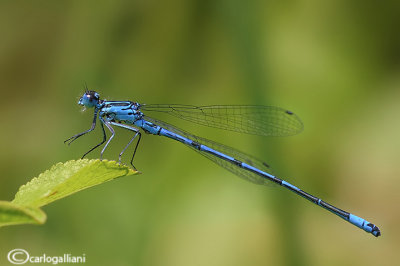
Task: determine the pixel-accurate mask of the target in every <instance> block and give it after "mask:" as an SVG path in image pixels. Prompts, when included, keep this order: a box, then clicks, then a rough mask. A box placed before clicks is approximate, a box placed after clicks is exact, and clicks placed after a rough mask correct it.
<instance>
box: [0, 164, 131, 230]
mask: <svg viewBox="0 0 400 266" xmlns="http://www.w3.org/2000/svg"><path fill="white" fill-rule="evenodd" d="M137 173H138V172H137V171H134V170H133V169H131V168H129V167H128V166H125V165H121V164H118V163H116V162H115V161H107V160H103V161H100V160H98V159H97V160H88V159H82V160H76V161H75V160H73V161H68V162H65V163H58V164H56V165H53V166H52V167H51V168H50V169H49V170H46V171H45V172H43V173H41V174H40V175H39V176H38V177H35V178H33V179H32V180H31V181H29V182H28V183H27V184H25V185H23V186H21V187H20V188H19V190H18V192H17V194H16V195H15V198H14V200H13V201H12V202H6V201H0V226H2V225H11V224H21V223H33V224H43V223H44V222H45V220H46V214H45V213H44V212H43V211H42V210H41V209H39V207H41V206H44V205H46V204H49V203H51V202H53V201H55V200H58V199H61V198H64V197H66V196H69V195H71V194H73V193H76V192H78V191H81V190H83V189H86V188H89V187H92V186H95V185H99V184H101V183H104V182H107V181H110V180H113V179H115V178H118V177H122V176H129V175H133V174H137Z"/></svg>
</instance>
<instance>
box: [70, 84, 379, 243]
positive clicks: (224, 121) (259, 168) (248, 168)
mask: <svg viewBox="0 0 400 266" xmlns="http://www.w3.org/2000/svg"><path fill="white" fill-rule="evenodd" d="M78 104H79V105H82V106H84V107H87V108H94V117H93V122H92V126H91V128H90V129H88V130H86V131H84V132H82V133H79V134H76V135H74V136H72V137H71V138H69V139H67V140H66V141H65V142H67V143H68V144H71V143H72V142H73V141H75V140H76V139H77V138H79V137H81V136H83V135H85V134H86V133H89V132H90V131H92V130H94V128H95V126H96V122H97V119H98V120H99V121H100V126H101V129H102V132H103V140H102V141H101V142H100V143H99V144H97V145H96V146H94V147H93V148H91V149H90V150H89V151H87V152H86V153H85V154H84V155H83V156H82V158H83V157H85V156H86V155H87V154H88V153H90V152H91V151H93V150H94V149H96V148H98V147H99V146H101V145H102V144H104V143H106V144H105V145H104V147H103V149H102V150H101V153H100V158H101V159H102V158H103V153H104V151H105V150H106V148H107V147H108V145H109V144H110V141H111V140H112V139H113V138H114V136H115V131H114V128H113V127H114V126H115V127H121V128H125V129H128V130H131V131H132V132H133V133H134V134H133V137H132V138H131V139H130V141H129V142H128V144H127V145H126V146H125V147H124V149H123V150H122V151H121V153H120V154H119V162H121V157H122V155H123V153H124V152H125V151H126V149H127V148H128V147H129V146H130V145H131V144H132V142H133V141H134V140H135V139H136V138H137V142H136V145H135V149H134V152H133V155H132V159H131V161H130V163H131V165H132V167H133V168H135V167H134V166H133V158H134V156H135V154H136V150H137V147H138V145H139V142H140V138H141V136H142V135H141V132H140V129H142V130H143V131H144V132H145V133H148V134H152V135H158V136H164V137H167V138H171V139H173V140H176V141H179V142H181V143H183V144H185V145H186V146H188V147H190V148H192V149H193V150H195V151H197V152H198V153H200V154H201V155H203V156H205V157H207V158H208V159H210V160H212V161H213V162H215V163H217V164H218V165H220V166H222V167H224V168H225V169H227V170H229V171H231V172H232V173H234V174H236V175H238V176H239V177H242V178H244V179H245V180H248V181H250V182H253V183H256V184H261V185H267V184H269V183H275V184H278V185H281V186H282V187H284V188H287V189H288V190H290V191H292V192H294V193H296V194H297V195H300V196H302V197H303V198H305V199H307V200H309V201H311V202H312V203H314V204H316V205H318V206H321V207H322V208H324V209H326V210H328V211H330V212H332V213H334V214H336V215H337V216H339V217H341V218H343V219H344V220H346V221H348V222H350V223H352V224H354V225H355V226H357V227H359V228H361V229H363V230H365V231H366V232H368V233H371V234H373V235H374V236H376V237H377V236H380V235H381V232H380V230H379V228H378V227H377V226H375V225H374V224H372V223H370V222H368V221H366V220H364V219H363V218H360V217H357V216H356V215H354V214H351V213H349V212H346V211H343V210H341V209H339V208H337V207H335V206H333V205H330V204H328V203H326V202H324V201H322V200H321V199H319V198H317V197H315V196H313V195H311V194H308V193H307V192H304V191H303V190H301V189H299V188H297V187H295V186H294V185H292V184H290V183H288V182H286V181H284V180H282V179H279V178H278V177H276V176H274V175H272V174H270V172H271V171H270V168H269V166H268V164H266V163H265V162H263V161H261V160H259V159H257V158H255V157H253V156H251V155H248V154H246V153H243V152H241V151H238V150H236V149H234V148H231V147H228V146H225V145H223V144H220V143H217V142H214V141H211V140H208V139H205V138H202V137H198V136H195V135H192V134H190V133H188V132H186V131H184V130H181V129H178V128H177V127H175V126H172V125H170V124H167V123H165V122H162V121H159V120H156V119H153V118H150V117H148V116H147V115H145V114H144V113H143V112H146V113H153V114H154V113H166V114H169V115H172V116H175V117H178V118H181V119H184V120H187V121H190V122H194V123H197V124H200V125H205V126H209V127H214V128H220V129H225V130H231V131H236V132H242V133H247V134H255V135H262V136H289V135H294V134H297V133H299V132H300V131H302V129H303V124H302V122H301V121H300V119H299V118H298V117H297V116H296V115H295V114H294V113H292V112H290V111H288V110H285V109H282V108H279V107H272V106H251V105H217V106H215V105H213V106H191V105H177V104H175V105H167V104H156V105H154V104H151V105H150V104H149V105H146V104H143V105H142V104H139V103H137V102H131V101H107V100H101V99H100V95H99V94H98V93H97V92H95V91H89V90H87V89H86V91H85V93H84V94H83V96H82V97H81V98H80V99H79V102H78ZM142 111H143V112H142ZM104 126H106V127H107V129H108V130H109V131H110V132H111V136H110V138H109V139H108V140H107V136H106V132H105V130H104Z"/></svg>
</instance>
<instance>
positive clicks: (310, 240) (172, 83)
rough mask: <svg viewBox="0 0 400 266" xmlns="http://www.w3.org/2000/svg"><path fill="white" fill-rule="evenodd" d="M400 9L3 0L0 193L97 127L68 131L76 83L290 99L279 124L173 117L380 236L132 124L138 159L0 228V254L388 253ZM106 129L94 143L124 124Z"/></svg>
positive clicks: (275, 101) (217, 97)
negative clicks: (288, 117)
mask: <svg viewBox="0 0 400 266" xmlns="http://www.w3.org/2000/svg"><path fill="white" fill-rule="evenodd" d="M399 12H400V2H399V1H382V2H379V4H378V3H376V2H373V1H317V0H308V1H305V0H300V1H237V0H231V1H228V0H220V1H201V0H197V1H196V0H191V1H187V0H172V1H85V2H83V1H2V2H1V3H0V34H1V41H0V86H1V97H2V103H1V105H0V110H1V114H2V119H1V132H0V134H1V135H0V148H1V153H0V170H1V178H0V195H1V196H0V198H1V199H2V200H11V199H12V198H13V196H14V194H15V192H16V191H17V189H18V187H19V186H20V185H22V184H24V183H26V182H27V181H28V180H30V179H31V178H32V177H33V176H37V175H38V174H39V173H40V172H42V171H44V170H45V169H47V168H49V167H50V166H51V165H53V164H55V163H57V162H60V161H61V162H63V161H67V160H70V159H77V158H79V157H80V156H81V155H82V154H83V153H84V152H85V151H87V150H88V148H89V147H91V146H92V145H94V144H96V143H97V142H98V141H99V140H100V139H101V134H100V132H99V131H97V132H95V133H92V134H91V135H89V136H86V137H83V138H81V139H79V140H78V141H76V142H75V143H74V144H73V145H71V146H70V147H68V146H65V145H64V144H63V140H64V139H66V138H68V137H70V136H72V135H73V134H76V133H78V132H81V131H83V130H86V129H88V128H89V126H90V123H91V119H92V112H91V111H86V112H81V108H80V107H78V106H77V104H76V103H77V100H78V98H79V96H80V95H81V94H82V92H83V84H84V82H87V84H88V86H89V87H90V88H92V89H95V90H97V91H98V92H100V93H101V96H102V97H103V98H106V99H109V100H132V101H138V102H141V103H184V104H204V105H208V104H263V105H276V106H281V107H284V108H287V109H289V110H292V111H294V112H295V113H296V114H298V115H299V116H300V117H301V119H302V120H303V122H304V126H305V129H304V132H302V134H299V135H297V136H294V137H287V138H263V137H257V136H246V135H241V134H235V133H231V132H223V131H220V130H212V129H208V128H204V127H201V126H195V125H192V124H190V123H186V122H179V121H175V120H174V119H170V120H168V121H169V122H173V123H176V124H177V125H178V126H179V127H182V128H185V129H187V130H189V131H191V132H194V133H196V134H201V136H205V137H208V138H211V139H213V140H216V141H219V142H223V143H225V144H228V145H232V146H234V147H236V148H239V149H241V150H244V151H246V152H247V153H251V154H254V155H257V156H258V157H260V158H264V159H265V160H266V161H268V162H269V163H270V164H271V165H272V167H273V168H274V171H275V172H274V173H275V174H276V175H278V176H279V177H282V178H284V179H286V178H287V179H288V180H289V181H290V182H292V183H294V184H295V185H297V186H299V187H300V188H302V189H304V190H305V191H307V192H310V193H312V194H314V195H316V196H319V197H321V198H322V199H323V200H326V201H327V202H329V203H332V204H334V205H336V206H338V207H339V208H343V209H344V210H347V211H350V212H352V213H354V214H356V215H358V216H361V217H363V218H365V219H367V220H369V221H371V222H373V223H375V224H376V225H378V226H379V227H380V228H381V230H382V233H383V235H382V237H380V238H378V239H376V238H374V237H373V236H372V235H370V234H367V233H365V232H363V231H361V230H360V229H358V228H356V227H354V226H352V225H350V224H348V223H346V222H345V221H343V220H341V219H339V218H338V217H336V216H334V215H332V214H330V213H329V212H327V211H324V210H322V209H321V208H318V207H315V206H313V205H312V204H311V203H309V202H307V201H305V200H303V199H301V198H299V197H298V196H296V195H294V194H293V193H290V192H288V191H286V190H284V189H282V188H279V187H277V188H273V189H270V188H267V187H262V186H256V185H253V184H251V183H248V182H245V181H243V180H241V179H240V178H236V177H235V176H234V175H232V174H231V173H230V172H228V171H225V170H224V169H222V168H219V167H218V166H216V165H215V164H213V163H212V162H210V161H208V160H206V159H204V158H203V157H202V156H199V155H198V154H196V153H194V152H192V151H191V150H190V149H188V148H186V147H184V146H183V145H181V144H178V143H175V142H174V141H171V140H168V139H163V138H160V137H157V136H150V135H144V138H142V142H141V144H140V147H139V148H140V149H139V151H138V153H137V155H136V158H135V166H136V167H137V168H138V169H139V170H140V171H141V172H142V174H141V175H136V176H131V177H127V178H123V179H119V180H116V181H113V182H110V183H107V184H103V185H101V186H98V187H95V188H92V189H89V190H87V191H84V192H81V193H77V194H75V195H73V196H71V197H68V198H66V199H63V200H60V201H58V202H56V203H54V204H51V205H49V206H46V207H45V208H44V210H45V211H46V213H47V215H48V221H47V223H46V224H45V225H43V226H14V227H6V228H1V229H0V265H8V262H7V260H6V255H7V253H8V251H10V250H11V249H14V248H23V249H26V250H27V251H28V252H29V253H31V254H36V255H40V254H43V253H46V254H47V255H49V256H56V255H60V256H61V255H62V254H64V253H70V254H73V255H77V256H78V255H81V254H83V253H85V254H86V260H87V263H86V265H146V266H147V265H163V266H170V265H171V266H181V265H182V266H187V265H207V266H214V265H215V266H224V265H229V266H234V265H241V266H242V265H252V266H253V265H254V266H256V265H360V264H363V265H395V264H396V263H398V259H397V257H398V256H397V254H396V253H398V251H399V248H400V241H399V237H400V230H399V229H398V225H399V222H400V213H399V211H398V209H399V208H398V203H399V198H400V197H399V193H398V191H399V185H400V181H399V174H400V170H399V158H400V140H399V135H400V125H399V113H400V104H399V99H400V52H399V47H400V34H399V26H400V23H399V22H400V21H399V20H400V19H399V18H400V16H399ZM158 118H161V119H164V118H165V119H166V118H168V117H158ZM117 134H118V135H117V138H116V139H115V141H113V143H112V147H111V148H110V149H109V150H108V151H107V152H106V156H105V157H106V158H109V159H116V158H117V155H118V153H119V151H120V150H121V149H122V147H123V146H124V145H125V144H126V143H127V141H128V140H129V138H130V136H131V134H130V133H129V132H125V131H122V130H118V131H117ZM129 156H130V155H127V157H126V158H125V161H128V160H129ZM89 157H90V158H98V157H99V151H97V152H94V153H92V154H91V155H90V156H89Z"/></svg>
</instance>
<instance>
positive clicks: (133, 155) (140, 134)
mask: <svg viewBox="0 0 400 266" xmlns="http://www.w3.org/2000/svg"><path fill="white" fill-rule="evenodd" d="M136 134H139V138H138V141H137V142H136V147H135V150H134V151H133V154H132V159H131V165H132V167H133V169H135V170H136V167H135V166H134V165H133V158H134V157H135V154H136V150H137V147H138V146H139V142H140V139H141V138H142V133H140V132H138V133H136Z"/></svg>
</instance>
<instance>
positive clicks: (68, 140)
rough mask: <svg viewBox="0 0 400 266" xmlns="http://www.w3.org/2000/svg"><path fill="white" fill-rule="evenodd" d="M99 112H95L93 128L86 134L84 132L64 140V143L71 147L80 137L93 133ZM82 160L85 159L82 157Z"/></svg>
mask: <svg viewBox="0 0 400 266" xmlns="http://www.w3.org/2000/svg"><path fill="white" fill-rule="evenodd" d="M97 112H98V111H97V110H95V111H94V117H93V122H92V126H91V127H90V128H89V129H88V130H86V131H84V132H82V133H79V134H76V135H74V136H72V137H70V138H69V139H66V140H64V143H66V142H68V145H70V144H71V143H72V142H74V141H75V140H76V139H77V138H79V137H81V136H83V135H85V134H87V133H89V132H90V131H93V130H94V128H95V127H96V120H97ZM85 155H86V154H85ZM82 158H83V157H82Z"/></svg>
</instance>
